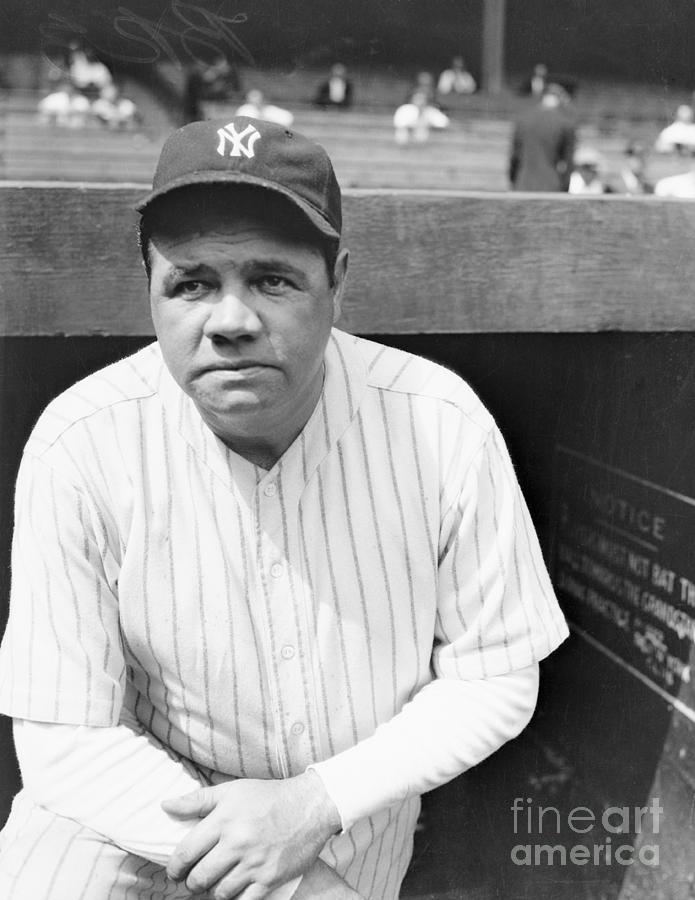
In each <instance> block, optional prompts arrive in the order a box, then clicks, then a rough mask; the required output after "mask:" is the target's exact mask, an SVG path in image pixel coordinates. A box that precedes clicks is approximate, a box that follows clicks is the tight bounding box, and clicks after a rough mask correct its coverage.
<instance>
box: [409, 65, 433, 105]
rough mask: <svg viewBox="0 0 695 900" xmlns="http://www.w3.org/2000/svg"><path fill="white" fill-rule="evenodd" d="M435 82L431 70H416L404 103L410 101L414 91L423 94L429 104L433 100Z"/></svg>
mask: <svg viewBox="0 0 695 900" xmlns="http://www.w3.org/2000/svg"><path fill="white" fill-rule="evenodd" d="M435 87H436V85H435V83H434V75H432V73H431V72H426V71H422V72H418V74H417V78H416V79H415V84H414V85H413V87H412V88H411V90H410V92H409V93H408V97H407V100H406V103H412V102H413V98H414V97H415V94H416V93H421V94H424V95H425V97H426V98H427V102H428V103H429V104H434V101H435Z"/></svg>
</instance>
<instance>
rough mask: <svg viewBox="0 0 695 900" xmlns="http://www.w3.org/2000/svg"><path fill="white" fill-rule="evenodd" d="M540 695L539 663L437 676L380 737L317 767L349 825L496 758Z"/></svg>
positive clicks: (384, 727) (382, 729) (376, 735)
mask: <svg viewBox="0 0 695 900" xmlns="http://www.w3.org/2000/svg"><path fill="white" fill-rule="evenodd" d="M537 693H538V666H537V665H533V666H529V667H527V668H525V669H521V670H519V671H516V672H511V673H509V674H507V675H500V676H497V677H495V678H490V679H480V680H475V681H458V680H455V679H447V678H440V679H436V680H435V681H433V682H431V683H430V684H428V685H426V686H425V687H424V688H423V689H422V690H421V691H420V692H419V693H418V694H416V696H415V697H414V698H413V700H412V701H411V702H410V703H408V704H406V706H405V707H404V708H403V709H402V710H401V712H400V713H398V715H396V716H394V718H393V719H391V720H390V721H389V722H387V723H385V724H384V725H381V726H380V727H379V728H378V729H377V731H376V732H375V733H374V735H372V737H370V738H368V739H367V740H364V741H361V742H360V743H359V744H357V745H356V746H355V747H352V748H350V749H349V750H346V751H344V752H343V753H340V754H338V755H337V756H334V757H332V758H331V759H328V760H325V761H324V762H321V763H317V764H315V765H313V766H311V768H312V769H313V770H314V771H315V772H316V773H317V774H318V775H319V776H320V777H321V779H322V781H323V783H324V786H325V788H326V791H327V793H328V795H329V796H330V797H331V798H332V800H333V802H334V803H335V805H336V807H337V809H338V812H339V814H340V817H341V821H342V824H343V827H344V828H349V827H350V826H351V825H352V824H353V823H354V822H355V821H357V820H358V819H361V818H363V817H365V816H369V815H371V814H373V813H374V812H376V811H377V810H379V809H382V808H384V807H387V806H391V805H393V804H395V803H398V802H399V801H401V800H403V799H405V798H406V797H409V796H412V795H414V794H422V793H424V792H425V791H429V790H431V789H433V788H435V787H438V786H439V785H441V784H444V783H446V782H447V781H449V780H451V779H452V778H454V777H456V776H457V775H460V774H461V773H462V772H465V771H466V770H467V769H470V768H471V767H472V766H475V765H477V764H478V763H479V762H481V761H482V760H483V759H485V758H486V757H488V756H490V754H492V753H494V752H495V751H496V750H498V749H499V748H500V747H501V746H502V745H503V744H505V743H506V742H507V741H508V740H510V739H511V738H513V737H516V735H518V734H519V732H520V731H521V730H522V729H523V728H524V727H525V726H526V725H527V724H528V722H529V720H530V718H531V716H532V714H533V710H534V708H535V704H536V698H537Z"/></svg>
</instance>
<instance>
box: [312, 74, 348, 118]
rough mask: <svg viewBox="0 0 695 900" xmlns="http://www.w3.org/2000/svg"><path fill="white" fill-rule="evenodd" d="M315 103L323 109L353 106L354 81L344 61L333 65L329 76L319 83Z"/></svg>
mask: <svg viewBox="0 0 695 900" xmlns="http://www.w3.org/2000/svg"><path fill="white" fill-rule="evenodd" d="M314 104H315V105H316V106H320V107H321V108H322V109H347V108H348V107H349V106H352V82H351V81H350V79H349V78H348V77H347V69H346V68H345V66H344V65H343V64H342V63H335V65H333V66H331V71H330V74H329V76H328V78H327V79H326V80H325V81H324V82H322V83H321V84H320V85H319V89H318V91H317V92H316V97H315V98H314Z"/></svg>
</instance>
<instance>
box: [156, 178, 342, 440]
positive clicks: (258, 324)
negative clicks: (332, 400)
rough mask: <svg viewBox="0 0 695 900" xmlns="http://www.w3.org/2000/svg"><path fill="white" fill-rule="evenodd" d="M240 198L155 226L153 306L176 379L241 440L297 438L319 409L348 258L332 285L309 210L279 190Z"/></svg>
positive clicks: (215, 426) (226, 433) (220, 427)
mask: <svg viewBox="0 0 695 900" xmlns="http://www.w3.org/2000/svg"><path fill="white" fill-rule="evenodd" d="M263 193H264V194H265V195H268V194H269V192H263ZM228 197H229V200H230V201H231V202H229V203H226V204H224V206H221V205H219V204H203V205H199V204H197V205H196V206H190V205H188V206H187V207H186V208H185V210H182V209H178V210H176V209H173V210H170V211H168V212H169V214H168V215H167V216H166V220H165V221H166V224H165V225H163V226H159V227H157V226H156V227H155V228H154V230H153V235H152V240H151V244H150V261H151V280H150V301H151V308H152V319H153V322H154V327H155V331H156V333H157V337H158V339H159V343H160V346H161V349H162V353H163V356H164V360H165V362H166V364H167V366H168V368H169V370H170V371H171V373H172V375H173V377H174V378H175V380H176V381H177V382H178V384H179V385H180V387H181V388H182V389H183V390H184V391H185V392H186V393H187V394H188V395H189V396H190V397H192V399H193V400H194V402H195V404H196V406H197V407H198V409H199V411H200V413H201V415H202V416H203V418H204V419H205V421H206V422H207V424H208V425H209V426H210V427H211V428H212V430H213V431H214V432H215V433H216V434H217V435H218V436H219V437H221V438H222V439H223V440H227V441H228V442H230V443H232V445H233V443H234V437H235V435H238V434H239V433H241V434H246V435H248V434H254V435H256V436H257V437H259V438H260V439H263V438H265V437H267V438H269V439H272V437H273V434H272V432H273V430H274V429H277V428H279V429H281V430H288V429H289V432H291V431H292V430H293V426H296V427H295V428H294V431H295V432H296V431H298V430H299V429H301V427H302V426H303V425H304V423H305V421H306V419H307V418H308V416H309V415H310V414H311V411H312V410H313V407H314V406H315V404H316V402H317V400H318V397H319V395H320V391H321V386H322V383H323V358H324V351H325V348H326V344H327V342H328V338H329V335H330V330H331V326H332V325H333V322H334V321H335V320H336V319H337V317H338V314H339V300H340V296H341V292H342V286H343V277H344V270H345V258H344V255H343V254H341V256H340V257H339V261H338V264H337V266H336V273H335V283H334V284H332V283H331V279H330V278H329V274H328V271H327V267H326V261H325V258H324V256H323V254H322V252H321V250H320V249H319V247H318V245H317V244H316V243H314V241H313V236H312V235H311V234H310V233H309V232H308V231H307V229H306V227H305V226H304V222H303V221H302V216H301V213H298V212H294V211H292V210H289V209H288V208H287V203H286V202H285V201H283V199H282V198H274V197H273V196H272V195H271V196H264V197H263V203H262V204H260V203H258V202H257V198H256V202H254V198H253V197H252V196H251V197H250V196H249V194H248V192H247V193H246V194H244V193H243V192H241V193H240V194H239V196H238V198H237V199H238V202H236V201H235V193H234V192H233V191H232V192H229V195H228Z"/></svg>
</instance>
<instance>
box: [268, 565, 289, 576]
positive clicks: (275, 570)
mask: <svg viewBox="0 0 695 900" xmlns="http://www.w3.org/2000/svg"><path fill="white" fill-rule="evenodd" d="M284 571H285V569H284V566H283V565H282V563H273V565H272V566H271V567H270V574H271V575H272V576H273V578H282V573H283V572H284Z"/></svg>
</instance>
